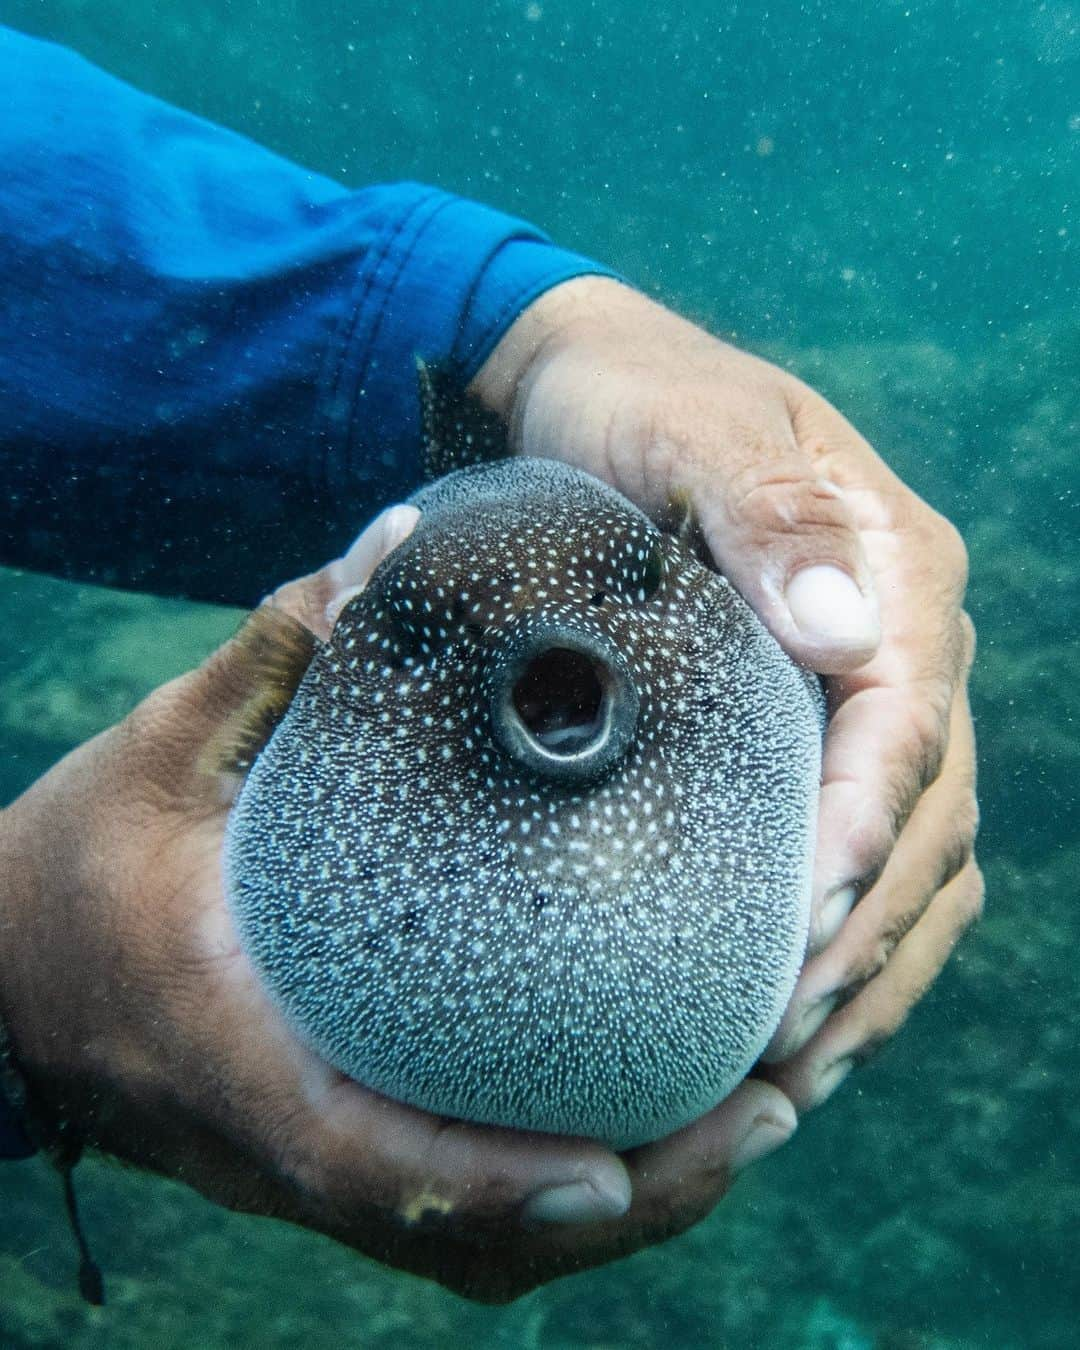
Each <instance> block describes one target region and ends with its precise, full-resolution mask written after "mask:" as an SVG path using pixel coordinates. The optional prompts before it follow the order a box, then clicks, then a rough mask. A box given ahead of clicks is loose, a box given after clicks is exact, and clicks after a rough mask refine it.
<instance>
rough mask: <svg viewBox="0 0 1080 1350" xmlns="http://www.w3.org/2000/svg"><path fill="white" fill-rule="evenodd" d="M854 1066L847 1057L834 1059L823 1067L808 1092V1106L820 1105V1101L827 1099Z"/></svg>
mask: <svg viewBox="0 0 1080 1350" xmlns="http://www.w3.org/2000/svg"><path fill="white" fill-rule="evenodd" d="M854 1067H855V1061H854V1060H853V1059H852V1058H850V1057H848V1058H847V1059H838V1060H835V1061H834V1062H833V1063H832V1064H830V1065H829V1067H828V1068H827V1069H824V1070H823V1071H822V1073H821V1076H820V1077H819V1078H818V1080H817V1084H816V1085H815V1087H814V1090H813V1091H812V1092H811V1094H810V1106H812V1107H813V1106H820V1105H821V1103H822V1102H824V1101H827V1100H828V1099H829V1098H830V1097H831V1096H832V1094H833V1093H834V1092H835V1091H836V1089H837V1088H838V1087H839V1086H840V1084H841V1083H842V1082H843V1081H844V1079H845V1078H846V1077H847V1076H848V1074H849V1073H850V1072H851V1071H852V1069H853V1068H854Z"/></svg>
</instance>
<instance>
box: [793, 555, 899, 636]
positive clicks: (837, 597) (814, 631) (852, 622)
mask: <svg viewBox="0 0 1080 1350" xmlns="http://www.w3.org/2000/svg"><path fill="white" fill-rule="evenodd" d="M786 599H787V604H788V609H789V610H790V611H791V617H792V618H793V619H794V620H795V623H796V624H797V626H798V628H799V630H800V632H801V633H802V635H803V636H804V637H805V638H808V639H809V640H810V641H811V642H816V643H821V644H823V645H825V646H829V647H873V646H876V645H877V642H878V640H879V638H880V636H881V629H880V625H879V623H878V613H877V605H876V604H875V603H874V601H873V599H871V598H868V597H867V596H864V595H863V593H862V591H860V590H859V587H858V586H857V585H856V583H855V581H854V580H853V579H852V578H851V577H850V576H848V574H847V573H846V572H845V571H844V570H843V569H842V568H840V567H836V566H834V565H833V564H832V563H814V564H813V565H812V566H810V567H803V568H801V569H800V570H799V571H798V572H796V573H795V575H794V576H793V577H792V578H791V580H790V581H789V582H788V584H787V592H786Z"/></svg>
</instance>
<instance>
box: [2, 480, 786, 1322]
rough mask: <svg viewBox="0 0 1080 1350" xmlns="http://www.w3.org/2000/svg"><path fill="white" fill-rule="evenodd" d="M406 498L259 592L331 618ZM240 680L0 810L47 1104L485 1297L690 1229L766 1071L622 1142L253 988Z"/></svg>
mask: <svg viewBox="0 0 1080 1350" xmlns="http://www.w3.org/2000/svg"><path fill="white" fill-rule="evenodd" d="M415 519H416V512H415V510H414V509H413V508H408V507H406V508H396V509H395V511H393V512H391V513H388V514H387V515H384V516H383V517H382V518H380V520H379V521H377V522H376V523H375V524H374V525H373V526H372V527H371V528H370V529H369V530H368V531H366V532H365V534H364V535H363V536H361V539H360V540H359V541H358V542H357V544H356V545H355V546H354V548H353V549H352V550H350V553H349V554H348V555H347V556H346V558H344V559H342V560H339V561H338V562H336V563H334V564H332V565H331V566H330V567H328V568H326V569H324V570H323V571H322V572H320V573H318V574H316V575H315V576H313V577H309V578H306V579H304V580H303V581H300V582H295V583H292V584H290V585H288V586H285V587H283V588H282V589H281V590H279V591H278V592H277V593H276V594H275V596H274V597H273V598H272V601H271V603H272V604H274V605H276V606H277V607H279V608H280V609H282V610H284V611H285V612H287V613H289V614H290V615H292V616H293V617H294V618H297V619H299V620H300V621H301V622H302V623H304V624H305V625H306V626H307V627H309V628H310V629H312V630H313V631H315V632H317V633H318V634H319V635H320V636H323V637H326V636H328V635H329V631H330V628H331V626H332V622H333V619H334V617H335V616H336V613H337V612H338V611H339V610H340V608H341V606H342V605H343V604H344V602H345V600H346V599H347V598H348V597H349V596H350V595H351V594H353V593H355V590H356V588H357V587H359V586H362V585H363V584H364V582H365V581H366V580H367V578H368V576H369V575H370V573H371V572H372V570H373V569H374V567H375V565H376V564H377V562H378V561H379V560H380V558H381V557H382V556H383V555H385V554H386V553H387V552H388V551H389V550H390V549H391V548H392V547H393V546H394V545H395V544H396V543H397V542H398V541H400V539H401V538H403V537H404V536H405V535H406V534H407V533H408V532H409V530H410V529H411V528H412V526H413V524H414V523H415ZM249 694H250V682H249V680H248V678H247V675H246V664H245V657H244V653H243V650H242V644H241V643H238V642H237V641H235V640H234V641H233V642H231V643H228V644H226V645H225V646H224V647H223V648H222V649H221V650H220V651H218V652H217V653H215V654H214V655H213V656H212V657H211V658H210V659H209V660H208V661H207V662H206V663H205V664H204V665H203V666H202V667H201V668H200V669H199V670H197V671H194V672H193V673H191V674H189V675H186V676H184V677H182V678H181V679H179V680H175V681H173V682H172V683H170V684H168V685H166V686H164V687H163V688H162V689H160V690H158V691H157V692H156V693H154V694H153V695H151V696H150V697H149V698H148V699H147V700H146V701H145V702H144V703H143V704H141V705H140V706H139V707H138V708H137V709H136V710H135V711H134V712H133V713H132V714H131V716H130V717H129V718H127V719H126V720H125V721H124V722H122V723H121V724H120V725H119V726H117V727H115V728H113V729H112V730H110V731H107V732H105V733H104V734H103V735H101V736H99V737H97V738H96V739H95V740H93V741H91V742H89V743H88V744H86V745H84V746H82V747H81V748H80V749H78V750H76V751H75V752H74V753H73V754H71V755H69V756H68V757H67V758H66V759H65V760H63V761H62V762H61V763H60V764H58V765H57V766H56V767H55V768H54V769H53V770H52V771H51V772H50V773H49V774H47V775H46V776H45V777H44V778H43V779H42V780H41V781H40V782H39V783H37V784H36V785H35V786H34V787H32V788H31V789H30V790H29V791H28V792H27V793H26V794H24V796H23V797H21V798H20V799H19V800H18V801H16V802H15V803H14V804H13V805H12V806H11V807H9V808H8V809H7V810H6V811H4V812H3V813H0V1005H2V1006H0V1017H2V1018H3V1020H4V1022H5V1024H6V1025H7V1026H8V1028H9V1030H10V1033H11V1038H12V1042H13V1045H14V1049H15V1053H16V1056H17V1058H18V1061H19V1063H20V1065H21V1068H22V1070H23V1073H24V1075H25V1077H26V1079H27V1081H28V1084H29V1087H30V1094H31V1101H32V1104H33V1106H34V1107H35V1109H36V1111H37V1112H38V1113H39V1114H40V1115H41V1116H42V1117H43V1118H44V1119H46V1120H53V1121H56V1120H59V1119H61V1118H63V1119H65V1120H67V1121H68V1122H69V1123H70V1126H71V1128H72V1130H73V1131H74V1133H75V1134H76V1135H77V1136H78V1137H80V1138H84V1139H85V1140H86V1141H87V1142H88V1143H89V1144H90V1145H92V1146H95V1147H98V1148H100V1149H103V1150H105V1151H107V1152H109V1153H112V1154H114V1155H116V1156H118V1157H120V1158H123V1159H126V1160H128V1161H130V1162H133V1163H136V1164H138V1165H140V1166H143V1167H148V1168H151V1169H153V1170H155V1171H158V1172H161V1173H164V1174H166V1175H168V1176H173V1177H177V1178H179V1179H181V1180H183V1181H185V1182H187V1183H188V1184H189V1185H191V1186H193V1187H195V1188H196V1189H198V1190H199V1191H201V1192H202V1193H203V1194H205V1195H207V1196H208V1197H210V1198H211V1199H213V1200H215V1201H217V1202H219V1203H221V1204H224V1205H227V1206H229V1207H231V1208H234V1209H238V1210H244V1211H250V1212H254V1213H259V1214H266V1215H273V1216H277V1217H280V1218H285V1219H288V1220H291V1221H292V1222H295V1223H298V1224H302V1225H304V1226H306V1227H309V1228H313V1229H317V1230H319V1231H321V1232H324V1233H327V1234H329V1235H330V1236H331V1237H333V1238H336V1239H337V1240H338V1241H340V1242H343V1243H346V1244H348V1245H351V1246H353V1247H355V1248H357V1249H358V1250H359V1251H361V1252H364V1253H366V1254H368V1255H370V1256H373V1257H375V1258H377V1259H379V1260H381V1261H384V1262H387V1263H389V1264H391V1265H394V1266H398V1267H401V1268H403V1269H406V1270H410V1271H414V1272H417V1273H420V1274H423V1275H427V1276H430V1277H432V1278H435V1279H437V1280H440V1281H441V1282H442V1283H444V1284H446V1285H447V1286H449V1287H450V1288H452V1289H455V1290H457V1291H459V1292H461V1293H463V1294H467V1295H470V1296H472V1297H476V1298H482V1299H487V1300H494V1301H499V1300H505V1299H508V1298H512V1297H514V1296H516V1295H517V1294H520V1293H523V1292H525V1291H526V1290H528V1289H529V1288H532V1287H533V1286H534V1285H536V1284H539V1283H542V1282H543V1281H545V1280H548V1279H551V1278H553V1277H554V1276H556V1275H559V1274H564V1273H569V1272H571V1271H575V1270H579V1269H582V1268H584V1267H586V1266H589V1265H593V1264H596V1263H599V1262H602V1261H605V1260H609V1259H612V1258H613V1257H615V1256H618V1255H621V1254H623V1253H626V1252H629V1251H633V1250H634V1249H636V1248H638V1247H640V1246H643V1245H645V1244H647V1243H649V1242H653V1241H657V1240H659V1239H660V1238H662V1237H665V1236H668V1235H669V1234H671V1233H674V1232H677V1231H679V1230H680V1229H682V1228H685V1227H686V1226H688V1225H689V1224H690V1223H692V1222H693V1221H694V1220H695V1219H697V1218H699V1217H700V1216H701V1215H702V1214H703V1213H705V1212H707V1211H708V1210H709V1209H710V1208H711V1207H712V1206H713V1204H715V1202H716V1200H717V1199H718V1197H719V1196H720V1195H721V1194H722V1193H723V1191H724V1190H725V1188H726V1187H727V1185H728V1183H729V1180H730V1178H731V1176H732V1175H733V1174H734V1172H735V1171H737V1170H738V1168H740V1167H741V1166H743V1165H745V1164H746V1163H747V1162H749V1161H751V1160H752V1159H753V1158H754V1157H756V1156H760V1155H761V1153H763V1152H765V1151H767V1150H768V1149H769V1148H770V1147H772V1146H775V1145H776V1144H777V1143H779V1142H781V1141H782V1139H783V1138H785V1137H786V1135H787V1133H789V1132H790V1130H791V1129H792V1128H793V1127H794V1113H793V1111H792V1109H791V1106H790V1104H789V1103H788V1102H787V1100H786V1098H785V1097H784V1096H783V1094H782V1093H781V1092H780V1091H779V1090H778V1089H777V1088H775V1087H773V1086H771V1085H770V1084H767V1083H763V1082H748V1083H745V1084H743V1085H742V1086H741V1087H740V1088H739V1089H738V1090H737V1091H736V1092H735V1093H734V1094H733V1095H732V1096H731V1097H730V1098H729V1099H728V1100H727V1101H725V1102H724V1103H723V1104H722V1105H721V1106H719V1107H718V1108H717V1109H716V1110H715V1111H713V1112H712V1113H710V1114H709V1115H708V1116H706V1117H704V1118H703V1119H701V1120H699V1121H697V1122H695V1123H694V1124H693V1125H691V1126H689V1127H688V1128H687V1129H685V1130H683V1131H681V1132H680V1133H679V1134H677V1135H675V1136H672V1137H671V1138H670V1139H668V1140H665V1141H662V1142H660V1143H658V1144H653V1145H650V1146H647V1147H645V1148H641V1149H638V1150H635V1151H634V1152H633V1153H629V1154H626V1155H624V1156H622V1157H616V1156H615V1155H614V1154H613V1153H611V1152H609V1151H608V1150H606V1149H605V1148H603V1147H601V1146H600V1145H598V1144H594V1143H590V1142H588V1141H584V1140H580V1139H577V1140H575V1139H559V1138H554V1137H551V1136H545V1135H538V1134H531V1135H530V1134H519V1133H515V1132H513V1131H510V1130H502V1129H493V1128H487V1127H477V1126H470V1125H467V1124H464V1123H461V1122H457V1121H449V1120H445V1119H440V1118H437V1117H435V1116H431V1115H427V1114H425V1113H424V1112H421V1111H417V1110H414V1109H411V1108H409V1107H406V1106H402V1105H400V1104H398V1103H395V1102H392V1101H390V1100H388V1099H386V1098H383V1097H380V1096H378V1095H376V1094H375V1093H373V1092H369V1091H367V1090H365V1089H364V1088H362V1087H361V1086H359V1085H358V1084H356V1083H355V1082H352V1081H350V1080H348V1079H346V1078H344V1077H343V1076H342V1075H341V1074H339V1073H337V1072H336V1071H335V1070H334V1069H332V1068H331V1067H330V1066H329V1065H328V1064H326V1063H325V1062H324V1061H323V1060H321V1059H320V1058H319V1057H318V1056H317V1055H316V1054H315V1053H314V1052H313V1051H311V1050H310V1049H309V1048H308V1047H307V1046H306V1045H305V1044H304V1043H302V1042H301V1041H300V1040H299V1039H298V1038H297V1037H296V1036H295V1035H294V1034H293V1032H292V1031H291V1030H290V1028H289V1026H288V1025H287V1024H286V1022H285V1021H284V1019H283V1018H282V1016H281V1014H280V1013H279V1012H278V1010H277V1008H276V1006H275V1005H274V1004H273V1003H272V1001H271V1000H270V999H269V998H268V996H267V994H266V992H265V991H264V989H263V988H262V986H261V984H260V982H259V980H258V978H257V977H256V975H255V973H254V971H253V969H252V967H251V965H250V963H249V962H248V960H247V958H246V956H245V955H244V953H243V952H242V951H241V949H240V947H239V944H238V942H237V938H236V934H235V931H234V928H233V924H232V921H231V918H230V915H229V911H228V908H227V906H226V903H225V900H224V896H223V891H222V881H221V870H220V866H221V865H220V859H221V852H222V841H223V833H224V826H225V819H226V815H227V811H228V803H227V800H226V798H225V797H224V796H223V795H222V793H221V791H220V780H219V779H218V778H216V777H214V776H211V775H210V774H209V772H208V770H207V760H208V755H207V747H208V746H211V745H213V744H214V743H215V741H216V740H217V738H218V736H219V733H220V732H221V730H222V728H223V727H226V726H228V725H230V721H231V719H232V718H233V716H234V714H235V713H236V712H237V710H238V709H239V708H241V707H243V706H244V705H245V704H246V702H247V699H248V696H249Z"/></svg>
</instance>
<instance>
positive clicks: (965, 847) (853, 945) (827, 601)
mask: <svg viewBox="0 0 1080 1350" xmlns="http://www.w3.org/2000/svg"><path fill="white" fill-rule="evenodd" d="M472 392H474V393H475V394H476V395H477V396H478V397H479V398H480V399H481V400H482V401H483V402H484V403H485V404H487V405H488V406H489V407H490V408H492V409H493V410H494V411H496V412H498V413H499V414H501V415H502V416H503V417H504V418H505V419H506V421H507V422H508V424H509V426H510V434H511V441H512V444H513V445H514V448H515V449H516V450H518V451H519V452H521V453H523V454H530V455H542V456H550V457H552V458H556V459H563V460H566V461H568V462H570V463H573V464H576V465H578V466H579V467H581V468H583V469H586V470H588V471H589V472H591V473H593V474H595V475H597V476H598V477H600V478H603V479H605V480H606V481H607V482H609V483H611V484H612V485H613V486H614V487H616V488H618V489H619V490H620V491H621V492H623V493H624V494H625V495H626V496H628V497H630V498H631V499H632V500H633V501H636V502H637V503H638V504H639V505H640V506H642V507H643V508H644V509H645V510H647V511H649V512H651V513H652V514H653V515H655V516H657V517H660V518H663V517H664V515H665V514H666V513H668V512H669V510H670V504H671V503H672V502H675V503H685V504H687V505H688V506H689V507H690V509H691V511H692V512H693V515H694V517H695V518H696V520H697V522H698V524H699V525H700V528H701V530H702V532H703V535H704V538H705V542H706V543H707V545H708V547H709V549H710V551H711V553H712V556H713V558H714V560H715V561H716V563H717V566H718V567H719V569H720V570H721V571H722V572H723V573H724V574H725V575H726V576H728V577H729V578H730V579H731V581H732V582H734V584H735V585H736V586H737V587H738V588H739V589H740V591H741V592H742V593H743V595H744V596H745V597H746V599H747V600H748V601H749V602H750V603H751V604H752V605H753V607H754V608H755V609H756V610H757V612H758V614H759V615H760V616H761V618H762V619H763V620H764V622H765V623H766V624H767V625H768V626H769V628H770V629H771V630H772V631H773V633H774V634H775V635H776V637H777V638H778V639H779V641H780V642H781V643H782V644H783V646H784V647H785V648H786V649H787V651H788V652H789V653H790V654H791V655H792V656H793V657H794V658H795V659H796V660H798V661H800V662H802V663H803V664H804V665H807V666H808V667H810V668H811V669H813V670H816V671H818V672H819V673H821V674H823V675H825V676H827V677H828V678H827V679H826V691H827V694H828V703H829V714H830V720H829V726H828V730H827V734H826V738H825V744H824V762H823V767H822V789H821V803H820V812H819V822H818V834H817V851H816V860H815V874H814V883H813V899H812V914H811V938H810V950H809V953H808V957H809V959H808V960H807V962H806V964H805V966H804V968H803V971H802V974H801V976H800V978H799V982H798V984H797V986H796V989H795V992H794V994H793V996H792V999H791V1002H790V1004H789V1006H788V1009H787V1011H786V1013H785V1016H784V1019H783V1022H782V1023H781V1025H780V1027H779V1028H778V1030H777V1032H776V1035H775V1036H774V1038H773V1040H772V1043H771V1044H770V1047H769V1049H768V1051H767V1053H766V1056H765V1058H766V1060H767V1061H769V1062H770V1065H771V1067H769V1068H764V1069H762V1070H760V1072H764V1073H767V1074H768V1075H769V1077H770V1078H771V1079H772V1081H773V1082H775V1083H776V1084H778V1085H779V1086H780V1087H782V1088H783V1089H784V1091H785V1092H786V1093H787V1095H788V1096H789V1098H790V1100H791V1101H792V1102H793V1103H794V1104H795V1105H796V1106H797V1107H798V1108H799V1109H805V1108H808V1107H811V1106H814V1105H817V1104H819V1103H820V1102H822V1101H824V1100H825V1098H826V1097H827V1096H828V1095H829V1093H830V1092H831V1091H832V1090H833V1089H834V1088H835V1087H836V1085H837V1084H838V1083H839V1082H840V1080H841V1079H842V1078H843V1077H844V1076H845V1075H846V1073H847V1071H848V1069H850V1067H851V1065H852V1064H853V1063H854V1062H856V1061H857V1060H859V1059H861V1058H865V1057H866V1056H867V1055H868V1054H869V1053H870V1052H871V1051H872V1050H873V1049H874V1048H876V1047H877V1046H878V1045H879V1044H880V1043H881V1042H882V1041H883V1040H884V1039H886V1038H887V1037H888V1036H889V1035H890V1034H891V1033H892V1032H893V1031H894V1030H895V1029H896V1028H897V1027H898V1026H899V1025H900V1023H901V1022H902V1021H903V1020H904V1018H905V1016H906V1015H907V1013H908V1011H909V1010H910V1008H911V1007H912V1006H913V1004H914V1003H915V1002H916V1001H917V1000H918V999H919V997H920V996H921V995H922V993H923V992H924V991H925V989H926V988H927V987H928V986H929V984H930V983H932V981H933V980H934V978H935V977H936V975H937V974H938V971H939V970H940V969H941V966H942V965H943V964H944V962H945V960H946V958H947V957H948V954H949V952H950V951H951V949H952V947H953V945H954V943H955V942H956V940H957V939H958V937H959V936H960V934H961V933H962V932H963V931H964V929H965V928H966V927H967V926H968V924H970V923H971V922H972V921H973V919H974V918H975V917H976V916H977V915H978V913H979V910H980V907H981V902H982V881H981V878H980V875H979V871H978V868H977V867H976V865H975V862H974V859H973V847H974V838H975V830H976V824H977V808H976V803H975V793H974V776H975V764H974V742H973V734H972V725H971V717H970V713H969V711H968V705H967V698H966V683H967V675H968V670H969V667H970V662H971V657H972V651H973V645H974V643H973V636H972V630H971V625H970V622H969V621H968V619H967V616H966V615H965V614H964V613H963V611H962V609H961V605H962V601H963V594H964V587H965V583H966V575H967V565H966V555H965V551H964V547H963V544H962V542H961V540H960V538H959V536H958V534H957V533H956V531H955V529H953V527H952V526H951V525H950V524H949V523H948V522H947V521H945V520H944V519H943V518H942V517H941V516H939V515H937V514H936V513H935V512H934V511H932V510H931V509H930V507H929V506H927V505H926V503H925V502H923V501H921V500H920V499H919V498H918V497H916V496H915V494H914V493H912V492H911V491H910V490H909V489H908V488H907V487H905V485H904V484H903V483H902V482H901V481H900V479H898V478H897V477H896V475H895V474H893V473H892V472H891V471H890V470H889V469H888V468H887V467H886V465H885V464H884V463H883V462H882V460H881V459H880V458H879V457H878V456H877V455H876V454H875V453H874V451H873V450H872V449H871V448H870V446H869V445H868V444H867V443H866V441H864V440H863V439H862V437H861V436H859V434H858V433H857V432H856V431H855V430H854V428H853V427H852V426H851V425H850V424H849V423H848V422H847V421H845V419H844V418H843V417H842V416H841V415H840V414H839V413H838V412H837V411H836V410H835V409H834V408H833V407H831V406H830V405H829V404H828V403H827V402H826V401H825V400H824V399H823V398H821V397H820V396H819V395H818V394H816V393H814V391H813V390H812V389H809V388H808V387H807V386H806V385H805V384H803V383H802V382H801V381H799V380H797V379H795V378H794V377H793V376H791V375H789V374H787V373H786V372H784V371H782V370H779V369H778V368H777V367H775V366H772V365H770V364H769V363H768V362H766V361H762V360H759V359H758V358H756V357H753V356H750V355H748V354H746V353H744V352H740V351H737V350H736V349H735V348H733V347H730V346H728V345H727V344H725V343H723V342H720V341H718V340H717V339H715V338H712V337H710V336H709V335H708V334H707V333H705V332H703V331H702V330H701V329H699V328H696V327H695V326H694V325H692V324H690V323H687V322H686V321H685V320H683V319H680V318H678V317H677V316H676V315H674V314H671V313H670V312H668V311H667V310H664V309H663V308H661V307H660V306H659V305H656V304H654V303H653V302H651V301H650V300H648V299H646V298H645V297H644V296H642V295H640V294H638V293H637V292H635V291H633V290H630V289H629V288H627V287H625V286H623V285H621V284H619V283H617V282H614V281H610V280H607V279H606V278H600V277H582V278H577V279H575V280H573V281H570V282H567V283H565V284H564V285H562V286H559V287H556V288H555V289H553V290H551V291H549V292H547V293H546V294H545V295H544V296H541V297H540V299H539V300H538V301H536V302H535V303H534V304H533V305H532V306H530V308H529V309H528V310H526V311H525V312H524V313H523V314H522V315H521V316H520V317H519V318H518V320H517V321H516V323H515V324H514V325H513V327H512V328H511V329H510V330H509V331H508V332H507V334H506V335H505V336H504V337H503V339H502V341H501V342H500V344H499V345H498V346H497V347H496V349H495V351H494V352H493V353H492V355H491V356H490V357H489V359H488V361H487V362H486V363H485V365H484V366H483V368H482V369H481V370H480V372H479V374H478V375H477V377H476V379H475V380H474V381H473V385H472ZM856 902H858V903H857V907H856ZM841 1005H842V1006H841Z"/></svg>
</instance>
